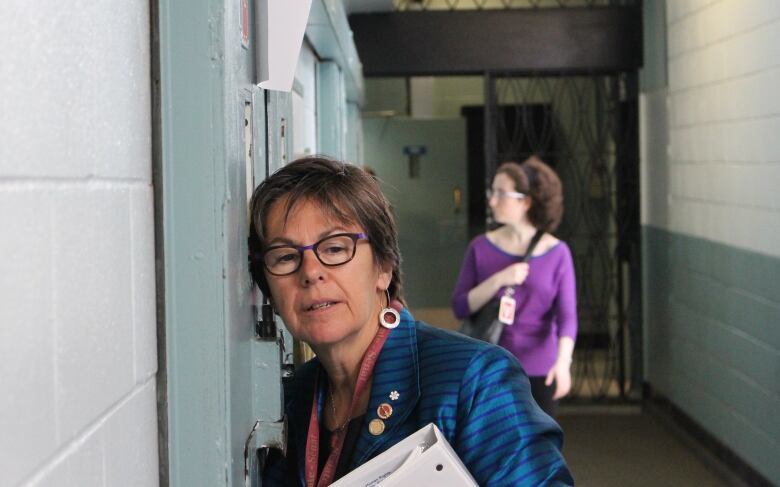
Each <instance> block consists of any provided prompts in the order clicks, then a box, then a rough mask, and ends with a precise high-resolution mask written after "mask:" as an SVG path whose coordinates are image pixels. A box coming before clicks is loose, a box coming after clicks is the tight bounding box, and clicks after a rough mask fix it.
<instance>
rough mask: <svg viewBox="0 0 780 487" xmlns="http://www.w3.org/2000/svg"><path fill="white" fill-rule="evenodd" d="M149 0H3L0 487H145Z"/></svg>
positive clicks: (150, 311)
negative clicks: (46, 486) (50, 486)
mask: <svg viewBox="0 0 780 487" xmlns="http://www.w3.org/2000/svg"><path fill="white" fill-rule="evenodd" d="M149 30H150V26H149V5H148V2H146V1H144V0H123V1H116V0H115V1H107V0H89V1H76V2H55V1H48V0H47V1H44V2H27V1H23V0H4V1H2V2H0V52H2V61H0V303H1V304H0V485H2V486H3V487H5V486H16V485H25V486H26V485H36V486H37V485H52V486H54V485H56V486H79V487H83V486H103V485H106V486H123V485H133V486H151V485H157V483H158V471H157V470H158V466H157V463H158V461H157V422H156V418H157V412H156V398H155V372H156V368H157V361H156V331H155V330H156V322H155V320H156V318H155V316H156V312H155V289H154V285H155V277H154V214H153V206H152V205H153V192H152V181H151V112H150V111H151V107H150V103H151V100H150V71H149V70H150V34H149Z"/></svg>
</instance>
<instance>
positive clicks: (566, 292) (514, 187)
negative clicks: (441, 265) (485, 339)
mask: <svg viewBox="0 0 780 487" xmlns="http://www.w3.org/2000/svg"><path fill="white" fill-rule="evenodd" d="M488 194H489V201H488V202H489V204H490V208H491V210H492V211H493V217H494V219H495V220H496V222H498V223H500V224H502V226H501V227H499V228H498V229H496V230H493V231H490V232H488V233H486V234H484V235H480V236H478V237H476V238H474V240H472V241H471V243H470V244H469V247H468V249H467V250H466V255H465V257H464V259H463V266H462V267H461V270H460V275H459V276H458V282H457V284H456V286H455V291H454V293H453V296H452V309H453V311H454V312H455V315H456V316H457V317H458V318H459V319H464V318H466V317H467V316H469V315H471V314H472V313H474V312H476V311H478V310H479V309H480V308H482V307H483V306H485V304H487V303H488V302H489V301H490V300H493V299H496V300H498V299H500V298H501V296H503V295H504V294H505V293H506V290H507V288H512V289H513V290H514V294H513V296H512V297H513V298H514V299H515V302H516V307H515V314H514V322H513V323H512V324H511V325H508V326H505V327H504V332H503V334H502V335H501V339H500V341H499V345H501V346H502V347H504V348H506V349H507V350H509V351H510V352H512V353H513V354H514V355H515V356H516V357H517V358H518V360H519V361H520V363H521V364H522V365H523V368H525V371H526V373H527V374H528V376H529V378H530V380H531V388H532V392H533V396H534V399H536V402H537V403H538V404H539V406H541V408H542V409H544V411H545V412H547V413H548V414H549V415H550V416H554V415H555V413H556V411H557V407H558V399H560V398H561V397H563V396H565V395H566V394H568V392H569V390H570V389H571V371H570V367H571V361H572V353H573V351H574V341H575V338H576V336H577V292H576V284H575V280H574V264H573V262H572V257H571V251H570V250H569V247H568V246H567V245H566V243H565V242H563V241H561V240H558V239H557V238H555V237H554V236H552V235H551V234H550V233H547V232H552V231H554V230H555V229H556V228H557V227H558V224H559V223H560V221H561V216H562V215H563V194H562V190H561V182H560V180H559V179H558V176H557V175H556V174H555V171H553V170H552V169H551V168H550V167H549V166H548V165H547V164H545V163H543V162H542V161H541V160H540V159H538V158H537V157H531V158H529V159H527V160H526V161H524V162H523V163H522V164H518V163H516V162H507V163H504V164H502V165H501V166H500V167H499V168H498V171H497V173H496V176H495V178H494V179H493V185H492V188H491V190H490V191H489V193H488ZM538 230H540V231H542V232H544V233H543V234H542V236H541V239H540V240H539V242H538V244H537V245H536V247H535V248H534V249H533V252H532V254H531V255H530V256H529V257H528V259H526V262H522V263H521V262H520V260H521V258H522V256H523V255H525V253H526V250H527V249H528V246H529V243H530V242H531V239H532V238H533V237H534V235H535V234H536V232H537V231H538Z"/></svg>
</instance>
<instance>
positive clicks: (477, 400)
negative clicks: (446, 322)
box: [454, 347, 574, 486]
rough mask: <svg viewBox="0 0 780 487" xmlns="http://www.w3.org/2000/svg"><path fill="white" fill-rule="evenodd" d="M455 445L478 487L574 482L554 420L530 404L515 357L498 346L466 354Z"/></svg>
mask: <svg viewBox="0 0 780 487" xmlns="http://www.w3.org/2000/svg"><path fill="white" fill-rule="evenodd" d="M458 403H459V404H458V416H459V417H458V425H459V426H460V427H459V428H458V432H457V437H456V438H455V445H454V446H455V449H456V451H457V452H458V455H459V456H460V457H461V460H462V461H463V462H464V464H465V465H466V467H467V468H468V469H469V471H470V472H471V473H472V475H473V476H474V478H475V479H476V480H477V482H478V483H479V485H481V486H509V485H513V486H514V485H529V486H540V485H545V486H546V485H574V481H573V479H572V477H571V475H570V473H569V470H568V468H567V466H566V463H565V461H564V459H563V456H562V455H561V451H560V449H561V446H562V442H563V435H562V432H561V430H560V428H559V427H558V425H557V424H556V423H555V422H554V421H553V420H552V419H551V418H550V417H549V416H547V415H546V414H545V413H544V412H542V410H541V409H539V407H538V406H537V405H536V403H535V402H534V400H533V399H532V396H531V386H530V384H529V382H528V378H527V376H526V374H525V372H523V370H522V368H521V366H520V364H519V363H518V362H517V360H516V359H515V358H514V357H513V356H512V355H510V354H509V353H508V352H506V351H505V350H503V349H501V348H499V347H485V348H482V349H480V350H479V351H478V352H477V353H476V354H475V355H474V357H473V358H472V359H471V362H470V363H469V366H468V368H467V370H466V373H465V374H464V376H463V378H462V382H461V389H460V395H459V398H458Z"/></svg>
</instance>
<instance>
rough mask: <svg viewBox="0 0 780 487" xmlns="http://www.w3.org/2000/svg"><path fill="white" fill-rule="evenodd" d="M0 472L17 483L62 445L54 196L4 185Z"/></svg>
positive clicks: (0, 199)
mask: <svg viewBox="0 0 780 487" xmlns="http://www.w3.org/2000/svg"><path fill="white" fill-rule="evenodd" d="M0 208H3V210H2V211H0V228H1V229H2V238H0V255H2V256H3V257H2V260H3V264H2V272H0V296H2V305H0V382H2V393H0V432H2V433H0V452H2V454H0V472H2V475H0V476H1V477H2V478H3V479H4V480H3V482H0V483H4V482H8V484H10V485H17V483H19V482H21V480H22V479H23V478H25V477H27V476H29V475H30V473H31V472H32V471H33V470H34V468H35V467H36V466H37V465H39V464H40V463H41V462H42V461H43V460H44V459H45V458H47V457H48V456H50V455H51V454H52V453H53V451H54V449H55V448H56V443H57V442H56V434H55V432H56V427H55V410H56V403H55V400H54V399H55V395H54V354H53V351H54V336H53V331H54V330H53V326H54V325H53V322H52V282H51V281H52V251H51V199H50V198H49V195H48V192H47V191H44V190H41V189H40V188H33V187H27V188H25V187H19V188H8V187H2V189H0Z"/></svg>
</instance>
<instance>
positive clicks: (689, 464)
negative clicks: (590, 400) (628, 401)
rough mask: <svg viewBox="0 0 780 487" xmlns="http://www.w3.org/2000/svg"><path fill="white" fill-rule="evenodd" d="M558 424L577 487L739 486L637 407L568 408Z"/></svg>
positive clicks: (673, 432)
mask: <svg viewBox="0 0 780 487" xmlns="http://www.w3.org/2000/svg"><path fill="white" fill-rule="evenodd" d="M558 422H559V423H560V425H561V427H562V428H563V430H564V434H565V443H564V449H563V452H564V456H565V457H566V461H567V462H568V464H569V468H570V469H571V471H572V474H573V475H574V479H575V482H576V484H577V485H578V486H581V487H595V486H598V487H611V486H628V485H630V486H633V487H643V486H647V487H660V486H697V487H698V486H712V487H721V486H728V485H732V486H741V485H744V484H742V483H740V482H739V481H737V480H735V479H733V478H731V477H730V475H729V474H728V473H724V472H718V471H716V470H713V469H712V468H711V467H710V466H709V465H706V464H705V463H703V462H702V460H701V458H700V457H699V456H698V455H696V454H695V453H694V451H693V450H692V448H695V447H696V446H695V445H694V444H693V443H692V442H689V440H687V438H686V437H685V436H681V433H679V432H678V431H677V430H676V429H674V428H675V427H674V426H670V425H668V424H667V423H666V422H665V420H664V419H662V418H660V417H658V416H656V415H654V414H651V413H647V412H644V411H642V409H641V407H640V406H617V407H596V408H595V409H592V408H590V407H589V406H569V407H565V408H562V410H561V413H560V415H559V417H558ZM727 476H728V479H727V478H726V477H727Z"/></svg>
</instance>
